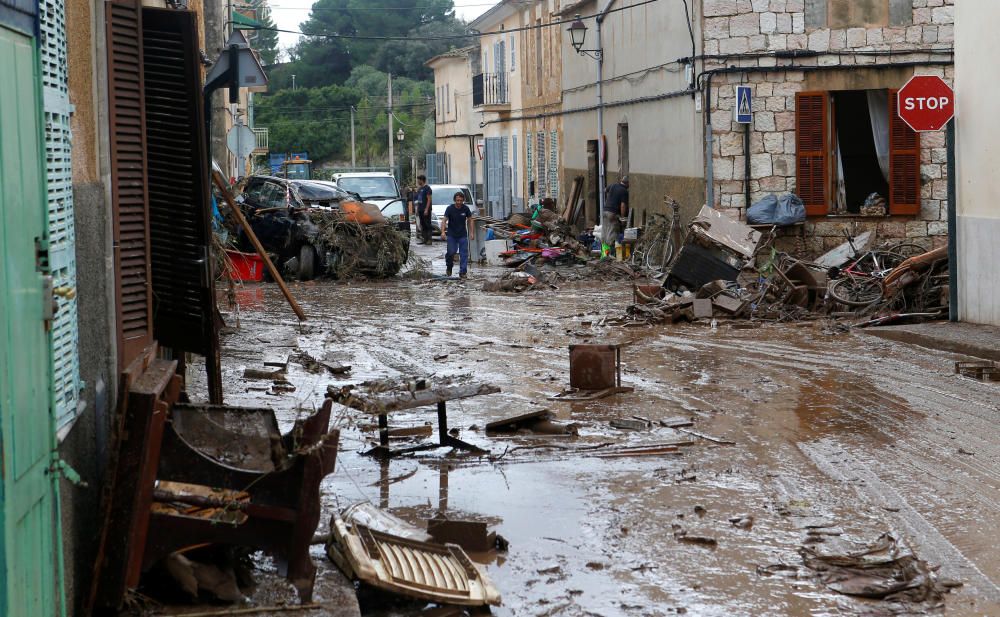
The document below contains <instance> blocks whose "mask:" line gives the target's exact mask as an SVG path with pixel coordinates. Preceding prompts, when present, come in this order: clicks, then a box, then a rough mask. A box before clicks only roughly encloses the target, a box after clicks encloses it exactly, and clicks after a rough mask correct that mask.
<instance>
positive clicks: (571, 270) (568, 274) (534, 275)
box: [483, 256, 646, 292]
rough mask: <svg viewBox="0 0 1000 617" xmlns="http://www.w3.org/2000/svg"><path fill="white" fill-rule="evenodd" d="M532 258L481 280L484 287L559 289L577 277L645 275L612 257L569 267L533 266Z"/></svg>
mask: <svg viewBox="0 0 1000 617" xmlns="http://www.w3.org/2000/svg"><path fill="white" fill-rule="evenodd" d="M541 259H542V260H544V259H545V258H544V257H543V256H542V257H541ZM535 260H536V259H535V257H529V258H528V259H526V260H525V261H524V262H523V263H521V264H519V265H518V266H516V267H515V268H513V269H512V270H510V271H508V272H505V273H503V274H502V275H501V276H499V277H497V278H494V279H490V280H487V281H486V282H485V283H483V291H509V292H522V291H527V290H529V289H533V290H546V289H559V287H560V286H561V285H563V284H564V283H572V282H577V281H593V280H597V281H635V280H637V279H645V278H646V275H645V274H643V273H642V272H641V271H640V270H638V269H636V268H635V267H633V266H631V265H630V264H627V263H625V262H622V261H615V260H613V259H601V260H594V261H589V262H586V263H582V264H580V263H578V264H577V265H575V266H570V267H565V266H557V265H554V264H552V263H551V262H548V261H543V264H542V265H541V266H536V265H535Z"/></svg>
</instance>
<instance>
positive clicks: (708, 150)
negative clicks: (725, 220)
mask: <svg viewBox="0 0 1000 617" xmlns="http://www.w3.org/2000/svg"><path fill="white" fill-rule="evenodd" d="M712 76H713V74H712V73H709V74H708V77H707V78H706V79H705V102H704V105H705V205H706V206H708V207H709V208H714V207H715V164H714V163H715V158H714V156H713V153H712V140H713V135H712Z"/></svg>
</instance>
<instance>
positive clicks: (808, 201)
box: [795, 92, 830, 216]
mask: <svg viewBox="0 0 1000 617" xmlns="http://www.w3.org/2000/svg"><path fill="white" fill-rule="evenodd" d="M827 109H828V105H827V95H826V93H825V92H802V93H799V94H798V95H796V97H795V151H796V165H795V170H796V171H795V176H796V182H795V185H796V192H797V193H798V195H799V197H800V198H802V203H803V204H805V207H806V214H808V215H810V216H817V215H824V214H827V212H829V209H830V201H829V197H828V192H827V185H828V183H827V173H826V170H827V152H828V151H829V145H828V143H827V135H828V133H829V130H828V126H827Z"/></svg>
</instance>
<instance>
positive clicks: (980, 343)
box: [855, 322, 1000, 361]
mask: <svg viewBox="0 0 1000 617" xmlns="http://www.w3.org/2000/svg"><path fill="white" fill-rule="evenodd" d="M855 332H861V333H864V334H867V335H870V336H874V337H878V338H882V339H886V340H890V341H896V342H899V343H906V344H909V345H916V346H919V347H926V348H928V349H934V350H937V351H948V352H953V353H957V354H962V355H965V356H972V357H975V358H982V359H984V360H995V361H1000V328H997V327H995V326H983V325H978V324H966V323H950V322H935V323H926V324H915V325H907V326H879V327H875V328H859V329H856V330H855Z"/></svg>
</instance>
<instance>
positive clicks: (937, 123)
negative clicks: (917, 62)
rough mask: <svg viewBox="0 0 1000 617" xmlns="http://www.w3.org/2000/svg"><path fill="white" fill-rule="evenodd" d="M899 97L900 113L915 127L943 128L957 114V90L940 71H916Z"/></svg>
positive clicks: (926, 128) (914, 128) (898, 107)
mask: <svg viewBox="0 0 1000 617" xmlns="http://www.w3.org/2000/svg"><path fill="white" fill-rule="evenodd" d="M896 99H897V100H896V105H897V109H896V113H898V114H899V117H900V118H902V119H903V122H905V123H907V124H908V125H910V128H911V129H913V130H914V131H938V130H941V127H943V126H944V125H946V124H948V121H949V120H951V117H952V116H954V115H955V93H954V92H953V91H952V89H951V87H950V86H949V85H948V84H946V83H945V82H944V80H943V79H941V78H940V77H937V76H936V75H914V76H913V77H911V78H910V81H908V82H906V85H904V86H903V87H902V88H900V89H899V93H898V94H897V95H896Z"/></svg>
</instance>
